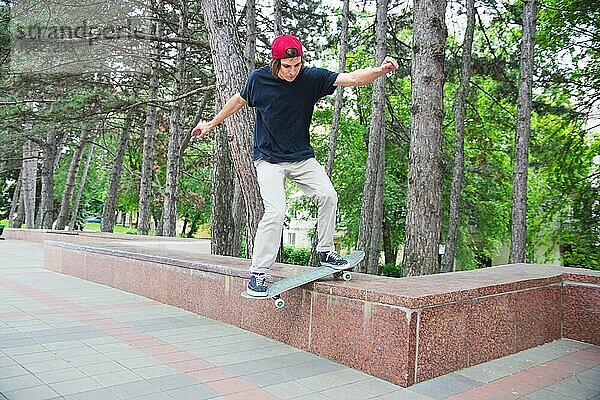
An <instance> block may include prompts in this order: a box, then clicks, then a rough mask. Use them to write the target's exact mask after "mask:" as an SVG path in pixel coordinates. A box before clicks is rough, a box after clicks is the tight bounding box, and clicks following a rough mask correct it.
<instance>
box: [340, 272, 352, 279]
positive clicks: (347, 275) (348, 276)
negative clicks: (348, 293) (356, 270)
mask: <svg viewBox="0 0 600 400" xmlns="http://www.w3.org/2000/svg"><path fill="white" fill-rule="evenodd" d="M342 279H343V280H345V281H349V280H351V279H352V274H351V273H350V272H344V273H343V274H342Z"/></svg>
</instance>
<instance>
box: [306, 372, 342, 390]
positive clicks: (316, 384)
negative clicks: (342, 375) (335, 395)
mask: <svg viewBox="0 0 600 400" xmlns="http://www.w3.org/2000/svg"><path fill="white" fill-rule="evenodd" d="M295 382H297V383H299V384H300V385H302V386H305V387H307V388H309V389H311V390H312V391H313V392H322V391H324V390H329V389H333V388H337V387H340V386H344V385H346V384H345V383H343V382H341V381H338V380H337V379H334V378H331V377H329V376H324V375H316V376H310V377H306V378H302V379H297V380H295Z"/></svg>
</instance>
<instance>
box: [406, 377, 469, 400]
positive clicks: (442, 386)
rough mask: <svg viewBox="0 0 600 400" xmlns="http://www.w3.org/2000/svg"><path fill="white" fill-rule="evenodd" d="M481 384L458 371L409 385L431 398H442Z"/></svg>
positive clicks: (414, 390)
mask: <svg viewBox="0 0 600 400" xmlns="http://www.w3.org/2000/svg"><path fill="white" fill-rule="evenodd" d="M479 385H481V382H479V381H476V380H474V379H471V378H467V377H464V376H462V375H460V374H458V373H451V374H447V375H443V376H440V377H438V378H433V379H430V380H428V381H425V382H421V383H417V384H416V385H413V386H411V388H410V390H411V391H413V392H415V393H420V394H423V395H426V396H429V397H431V398H433V399H443V398H446V397H449V396H452V395H454V394H457V393H460V392H464V391H466V390H469V389H473V388H475V387H478V386H479Z"/></svg>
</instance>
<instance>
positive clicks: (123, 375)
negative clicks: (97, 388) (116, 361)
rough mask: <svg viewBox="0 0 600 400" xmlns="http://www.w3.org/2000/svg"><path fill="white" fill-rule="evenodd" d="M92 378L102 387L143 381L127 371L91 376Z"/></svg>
mask: <svg viewBox="0 0 600 400" xmlns="http://www.w3.org/2000/svg"><path fill="white" fill-rule="evenodd" d="M92 378H93V379H94V380H95V381H96V382H98V383H100V384H101V385H102V386H104V387H107V386H115V385H120V384H123V383H130V382H138V381H142V380H143V378H141V377H140V376H138V375H136V374H134V373H133V372H131V371H129V370H123V371H116V372H109V373H107V374H100V375H93V376H92Z"/></svg>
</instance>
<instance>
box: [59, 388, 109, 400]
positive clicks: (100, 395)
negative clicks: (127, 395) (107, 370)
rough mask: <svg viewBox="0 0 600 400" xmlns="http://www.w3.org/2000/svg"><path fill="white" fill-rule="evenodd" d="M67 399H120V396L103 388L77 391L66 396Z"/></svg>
mask: <svg viewBox="0 0 600 400" xmlns="http://www.w3.org/2000/svg"><path fill="white" fill-rule="evenodd" d="M65 399H66V400H120V399H119V396H117V395H116V394H114V393H112V392H111V391H109V390H107V389H104V388H101V389H96V390H90V391H89V392H82V393H76V394H72V395H69V396H65Z"/></svg>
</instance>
